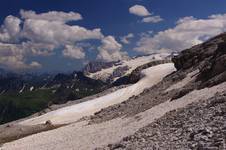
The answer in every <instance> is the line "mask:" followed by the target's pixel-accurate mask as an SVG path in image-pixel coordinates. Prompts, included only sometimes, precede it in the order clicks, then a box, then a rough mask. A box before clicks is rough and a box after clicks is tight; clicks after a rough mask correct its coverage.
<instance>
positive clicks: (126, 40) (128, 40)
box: [120, 33, 134, 44]
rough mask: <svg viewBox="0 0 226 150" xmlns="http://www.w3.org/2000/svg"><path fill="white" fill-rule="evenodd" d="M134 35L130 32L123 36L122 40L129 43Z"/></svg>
mask: <svg viewBox="0 0 226 150" xmlns="http://www.w3.org/2000/svg"><path fill="white" fill-rule="evenodd" d="M133 37H134V35H133V33H129V34H128V35H126V36H123V37H121V38H120V40H121V42H122V43H124V44H129V43H130V39H131V38H133Z"/></svg>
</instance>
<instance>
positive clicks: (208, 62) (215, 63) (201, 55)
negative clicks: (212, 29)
mask: <svg viewBox="0 0 226 150" xmlns="http://www.w3.org/2000/svg"><path fill="white" fill-rule="evenodd" d="M172 61H173V62H174V64H175V67H176V68H177V69H178V70H186V69H189V68H198V69H199V71H200V73H199V76H198V78H197V81H202V84H201V85H200V88H202V87H205V86H208V87H210V86H214V85H216V84H218V83H220V82H223V81H226V76H225V74H226V33H223V34H221V35H219V36H216V37H214V38H212V39H210V40H208V41H207V42H205V43H203V44H200V45H197V46H194V47H192V48H190V49H187V50H184V51H182V52H181V53H180V54H179V55H178V56H176V57H174V58H173V59H172Z"/></svg>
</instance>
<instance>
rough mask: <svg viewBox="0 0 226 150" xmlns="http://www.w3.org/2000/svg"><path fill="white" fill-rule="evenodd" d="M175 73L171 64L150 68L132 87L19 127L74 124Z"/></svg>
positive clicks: (30, 120)
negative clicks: (47, 123)
mask: <svg viewBox="0 0 226 150" xmlns="http://www.w3.org/2000/svg"><path fill="white" fill-rule="evenodd" d="M173 71H175V68H174V65H173V63H167V64H162V65H157V66H154V67H150V68H148V69H145V70H143V71H142V73H143V74H144V75H145V77H144V78H143V79H141V80H140V81H139V82H137V83H136V84H134V85H131V86H128V87H126V88H122V89H119V90H117V91H115V92H113V93H110V94H107V95H105V96H102V97H99V98H96V99H93V100H90V101H86V102H83V103H80V104H76V105H72V106H68V107H64V108H61V109H59V110H56V111H52V112H49V113H47V114H44V115H42V116H39V117H36V118H31V119H28V120H25V121H23V122H21V123H20V124H21V125H36V124H42V123H45V122H46V121H48V120H51V122H52V123H53V124H64V123H71V122H75V121H77V120H78V119H80V118H82V117H84V116H89V115H92V114H94V113H95V112H97V111H100V110H101V109H102V108H106V107H108V106H111V105H114V104H118V103H121V102H123V101H125V100H127V99H129V98H130V97H131V96H133V95H139V94H140V93H142V92H143V91H144V89H146V88H149V87H151V86H153V85H154V84H156V83H158V82H159V81H161V80H162V78H163V77H165V76H166V75H167V74H169V73H171V72H173Z"/></svg>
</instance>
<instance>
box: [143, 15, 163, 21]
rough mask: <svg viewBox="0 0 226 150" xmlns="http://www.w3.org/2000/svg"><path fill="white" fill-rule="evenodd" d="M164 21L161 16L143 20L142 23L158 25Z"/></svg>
mask: <svg viewBox="0 0 226 150" xmlns="http://www.w3.org/2000/svg"><path fill="white" fill-rule="evenodd" d="M161 21H163V19H162V18H161V17H160V16H150V17H145V18H143V20H142V22H145V23H158V22H161Z"/></svg>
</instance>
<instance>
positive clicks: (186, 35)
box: [134, 14, 226, 53]
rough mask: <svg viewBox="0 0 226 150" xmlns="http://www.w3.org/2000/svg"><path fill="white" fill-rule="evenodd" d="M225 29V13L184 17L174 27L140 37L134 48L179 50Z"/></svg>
mask: <svg viewBox="0 0 226 150" xmlns="http://www.w3.org/2000/svg"><path fill="white" fill-rule="evenodd" d="M225 31H226V14H219V15H212V16H210V17H208V18H206V19H196V18H194V17H184V18H181V19H179V20H178V21H177V22H176V26H175V27H174V28H170V29H167V30H165V31H161V32H158V33H157V34H155V35H154V36H151V35H150V36H145V37H141V39H140V40H139V41H138V43H137V47H136V48H135V49H134V50H136V51H139V52H143V53H152V52H156V51H168V52H170V51H181V50H184V49H186V48H189V47H191V46H193V45H196V44H200V43H202V42H204V41H205V40H207V39H209V38H210V37H213V36H215V35H217V34H219V33H222V32H225Z"/></svg>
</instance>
